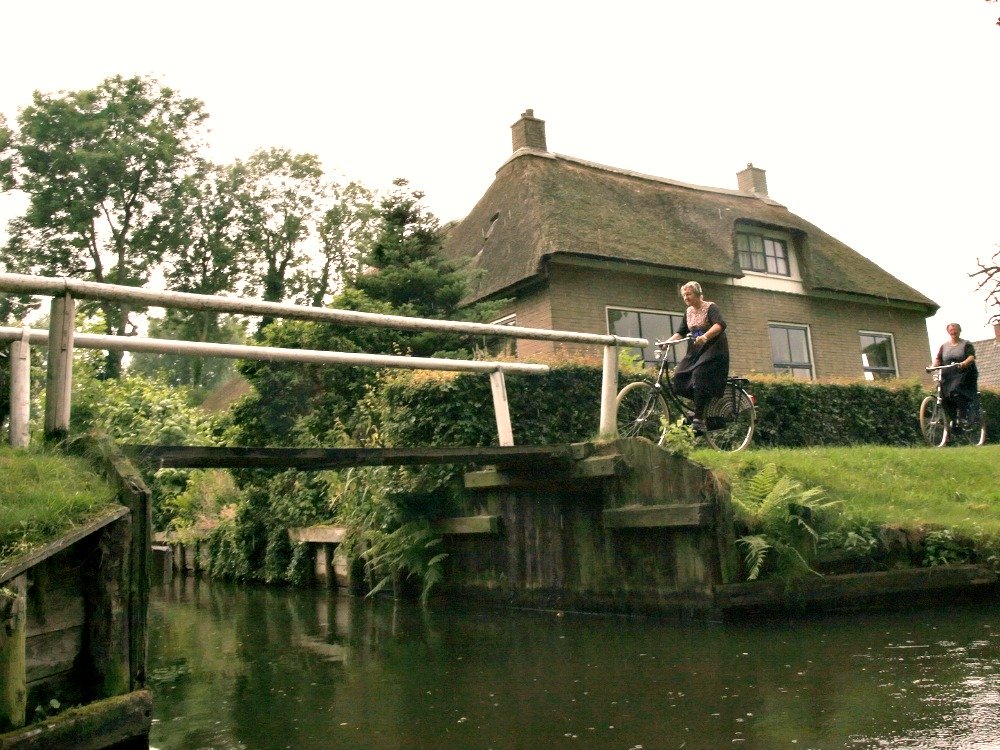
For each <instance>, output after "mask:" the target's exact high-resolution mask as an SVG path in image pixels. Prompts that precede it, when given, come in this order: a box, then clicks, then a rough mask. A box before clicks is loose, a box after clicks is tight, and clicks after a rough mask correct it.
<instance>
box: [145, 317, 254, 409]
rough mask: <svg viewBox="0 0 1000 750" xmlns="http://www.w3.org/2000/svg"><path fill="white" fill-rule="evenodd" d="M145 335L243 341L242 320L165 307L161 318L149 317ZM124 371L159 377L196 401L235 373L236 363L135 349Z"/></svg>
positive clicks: (215, 340) (237, 342) (181, 338)
mask: <svg viewBox="0 0 1000 750" xmlns="http://www.w3.org/2000/svg"><path fill="white" fill-rule="evenodd" d="M149 335H150V336H152V337H153V338H158V339H177V340H181V341H201V342H206V341H210V342H212V343H217V344H242V343H244V341H245V340H246V330H245V328H244V323H243V322H242V321H240V320H238V319H237V318H235V317H232V316H229V315H224V316H221V317H220V316H219V315H218V314H217V313H212V312H209V311H204V310H202V311H197V312H191V311H187V310H167V314H166V316H165V317H163V318H151V319H150V321H149ZM128 371H129V372H130V373H132V372H134V373H136V374H139V375H145V376H146V377H151V378H153V377H159V378H162V379H164V380H166V381H167V382H168V383H170V384H171V385H180V386H185V387H188V388H190V389H191V392H192V394H193V395H194V397H195V398H196V399H197V400H199V401H200V400H201V399H203V398H204V396H205V395H206V394H207V393H208V391H210V390H211V389H212V388H214V387H215V386H218V385H220V384H221V383H222V382H223V381H225V380H226V379H227V378H229V377H231V376H232V375H233V374H234V373H235V371H236V364H235V361H234V360H232V359H227V358H224V357H194V356H191V355H189V354H153V353H148V352H137V353H135V354H133V355H132V361H131V363H130V364H129V370H128Z"/></svg>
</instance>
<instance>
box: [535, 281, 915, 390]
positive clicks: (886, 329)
mask: <svg viewBox="0 0 1000 750" xmlns="http://www.w3.org/2000/svg"><path fill="white" fill-rule="evenodd" d="M689 279H690V277H683V278H682V277H673V278H671V277H668V276H655V275H649V274H639V273H635V274H632V273H622V272H617V271H608V270H603V269H602V270H597V269H591V268H583V267H576V266H568V265H557V264H554V265H553V266H551V268H550V275H549V286H548V289H547V291H545V290H543V291H536V292H533V294H532V296H531V298H530V299H526V300H523V301H522V300H518V302H517V304H516V306H515V307H516V312H517V315H518V324H519V325H537V324H538V323H539V322H540V319H538V318H536V319H535V321H533V322H531V323H529V322H528V320H529V317H528V313H529V311H531V310H536V309H539V308H545V307H546V300H545V299H543V298H545V297H547V298H548V304H547V307H548V314H549V319H550V323H549V325H550V326H551V327H552V328H557V329H562V330H570V331H585V332H591V333H607V313H606V309H607V307H608V306H612V307H625V308H640V309H647V310H663V311H668V312H677V313H680V312H683V310H684V303H683V301H682V300H681V298H680V294H679V287H680V285H681V284H682V283H684V282H685V281H688V280H689ZM702 285H703V287H704V289H705V296H706V298H707V299H710V300H712V301H714V302H716V303H717V304H718V305H719V307H720V308H721V309H722V313H723V315H724V316H725V317H726V321H727V323H728V324H729V330H728V333H729V347H730V353H731V366H730V370H731V371H732V372H733V373H740V374H748V373H754V372H757V373H771V372H773V366H772V361H771V344H770V338H769V335H768V323H769V322H776V323H792V324H799V325H807V326H809V334H810V340H811V343H812V352H813V367H814V373H815V376H816V377H817V378H822V379H829V378H852V379H853V378H860V377H862V369H861V354H860V342H859V338H858V333H859V331H874V332H878V333H891V334H892V335H893V337H894V342H895V347H896V357H897V367H898V369H899V375H900V377H903V378H908V377H919V378H921V379H924V380H926V381H927V382H930V381H929V378H928V377H927V375H926V373H925V372H924V368H925V367H926V366H927V365H928V364H930V361H929V360H930V357H929V355H928V352H929V350H930V349H929V344H928V339H927V329H926V325H925V316H924V315H923V314H922V313H921V312H918V311H910V310H903V309H898V308H894V307H889V306H881V305H869V304H863V303H856V302H844V301H841V300H830V299H822V298H814V297H807V296H803V295H798V294H789V293H785V292H778V291H769V290H763V289H752V288H747V287H737V286H732V285H730V284H713V283H711V282H710V281H703V282H702ZM522 304H523V308H522ZM522 309H524V313H522ZM522 315H523V317H522ZM528 343H530V344H532V345H533V346H532V350H533V351H552V349H553V347H552V345H551V344H548V343H546V342H521V343H520V345H519V348H518V351H519V353H520V354H522V356H523V355H524V354H525V353H526V351H527V348H526V346H525V344H528ZM562 346H563V347H565V348H566V349H571V348H572V349H573V350H574V351H575V352H577V353H586V354H587V355H588V356H594V357H599V356H600V351H599V347H586V346H579V345H577V346H574V345H568V344H567V345H562Z"/></svg>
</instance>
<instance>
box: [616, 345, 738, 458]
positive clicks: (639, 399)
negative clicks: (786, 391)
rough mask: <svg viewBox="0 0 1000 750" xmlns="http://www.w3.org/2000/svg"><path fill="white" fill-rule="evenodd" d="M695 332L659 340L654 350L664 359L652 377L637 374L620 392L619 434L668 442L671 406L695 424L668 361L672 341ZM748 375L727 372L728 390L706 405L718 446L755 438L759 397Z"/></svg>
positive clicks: (709, 438)
mask: <svg viewBox="0 0 1000 750" xmlns="http://www.w3.org/2000/svg"><path fill="white" fill-rule="evenodd" d="M692 340H693V339H692V337H690V336H688V337H687V338H683V339H678V340H676V341H656V342H654V345H655V347H656V349H655V356H656V358H657V359H658V360H659V361H660V362H659V366H658V367H657V371H656V377H655V378H654V379H653V380H637V381H636V382H634V383H629V384H628V385H626V386H625V387H624V388H622V389H621V391H619V392H618V397H617V399H616V404H617V406H618V435H619V436H620V437H645V438H648V439H649V440H651V441H652V442H654V443H656V444H657V445H663V442H664V440H665V439H666V436H667V426H668V425H669V424H670V422H671V419H670V413H671V410H673V411H674V413H675V414H678V415H680V418H681V419H683V421H684V423H685V424H689V425H690V424H692V421H693V418H694V411H693V409H692V407H691V403H690V402H689V401H688V400H687V399H684V398H683V397H681V396H679V395H678V394H677V392H676V391H674V386H673V382H672V381H671V379H670V370H669V368H668V367H667V363H668V360H669V357H668V356H667V352H668V350H669V349H670V348H671V347H674V346H677V345H679V344H682V343H685V342H688V341H692ZM749 386H750V381H749V380H748V379H747V378H740V377H729V378H726V390H725V393H723V395H721V396H718V397H716V398H714V399H712V400H711V401H710V402H709V404H708V406H707V407H706V409H705V431H704V432H703V433H701V435H702V436H703V437H704V438H705V441H706V442H707V443H708V444H709V445H710V446H712V447H713V448H715V449H716V450H718V451H723V452H731V453H735V452H736V451H739V450H743V449H744V448H746V447H747V446H748V445H750V441H751V440H752V439H753V432H754V426H755V425H756V423H757V414H756V399H755V398H754V396H753V394H752V393H750V390H749Z"/></svg>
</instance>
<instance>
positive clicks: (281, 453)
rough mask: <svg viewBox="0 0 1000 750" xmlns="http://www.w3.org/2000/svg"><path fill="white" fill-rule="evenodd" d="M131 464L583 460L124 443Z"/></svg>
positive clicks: (556, 453) (314, 465)
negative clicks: (135, 461)
mask: <svg viewBox="0 0 1000 750" xmlns="http://www.w3.org/2000/svg"><path fill="white" fill-rule="evenodd" d="M122 449H123V450H124V451H125V452H126V453H128V454H129V455H130V456H131V457H132V458H134V459H135V460H137V461H140V462H143V463H147V464H151V465H154V466H158V467H159V468H163V469H167V468H170V469H180V468H184V469H209V468H212V469H300V470H303V471H321V470H324V469H342V468H347V467H350V466H419V465H425V464H489V465H495V466H503V467H518V466H534V467H538V468H542V467H543V466H545V465H553V464H568V463H569V462H571V461H573V460H574V459H577V458H582V457H583V449H582V448H581V447H580V445H569V444H559V445H519V446H496V445H493V446H482V447H478V448H462V447H460V448H453V447H438V448H229V447H198V446H172V445H130V446H122Z"/></svg>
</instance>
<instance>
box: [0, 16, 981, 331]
mask: <svg viewBox="0 0 1000 750" xmlns="http://www.w3.org/2000/svg"><path fill="white" fill-rule="evenodd" d="M592 5H594V4H589V3H581V2H579V0H575V1H574V2H562V1H554V0H548V1H546V0H531V1H530V2H525V1H523V0H513V1H508V2H503V3H479V2H474V1H470V0H462V1H460V2H434V1H433V0H424V2H397V1H396V0H390V1H388V2H379V1H378V0H364V1H362V0H357V1H356V2H351V3H342V2H335V1H333V0H329V1H327V2H319V1H318V0H317V1H315V2H302V1H300V0H284V2H281V3H273V2H269V3H258V2H238V3H237V2H221V1H220V0H197V2H192V1H190V0H175V1H174V2H171V3H143V2H135V0H128V2H112V1H108V0H92V2H88V3H81V2H79V0H71V1H70V0H65V1H59V2H47V1H46V0H34V1H33V2H27V0H17V1H16V2H8V3H4V5H3V8H2V10H0V20H2V23H3V26H4V29H5V31H4V34H3V37H4V39H3V45H2V47H0V69H2V71H3V72H2V74H0V112H2V113H3V114H5V115H6V116H7V118H8V121H13V120H14V119H15V118H16V116H17V112H18V109H19V108H20V107H23V106H24V105H26V104H28V103H30V100H31V95H32V92H33V91H34V90H41V91H43V92H47V93H54V92H58V91H60V90H75V89H81V88H88V87H92V86H94V85H96V84H97V83H99V82H100V81H101V80H103V79H104V78H105V77H107V76H110V75H115V74H122V75H125V76H129V75H134V74H141V75H151V76H154V77H156V78H158V79H159V80H160V81H161V82H162V83H165V84H167V85H170V86H172V87H174V88H176V89H178V90H179V91H180V93H181V94H183V95H185V96H193V97H197V98H199V99H201V100H203V101H204V102H205V105H206V108H207V111H208V112H209V113H210V115H211V117H210V126H211V133H210V136H209V139H210V143H211V147H212V156H213V158H215V159H216V160H217V161H221V162H225V161H230V160H232V159H234V158H238V157H245V156H247V155H249V154H250V153H251V152H252V151H253V150H254V149H256V148H259V147H272V146H281V147H287V148H290V149H292V150H294V151H296V152H312V153H315V154H317V155H319V157H320V158H321V159H322V160H323V163H324V166H325V167H326V169H327V170H328V171H329V172H331V173H339V174H342V175H344V176H345V177H346V178H349V179H356V180H360V181H361V182H363V183H365V184H367V185H369V186H370V187H376V188H382V187H386V186H388V184H389V183H390V181H391V180H392V179H393V178H394V177H405V178H407V179H408V180H409V181H410V183H411V185H412V186H414V187H416V188H418V189H421V190H423V191H424V192H425V193H426V195H427V203H428V205H429V207H430V208H431V210H432V211H433V212H434V213H435V214H436V215H437V216H438V217H439V218H440V219H441V220H442V221H447V220H450V219H457V218H461V217H463V216H464V215H465V214H466V213H467V212H468V211H469V210H470V209H471V208H472V206H473V205H474V204H475V202H476V200H477V199H478V198H479V197H480V196H481V195H482V194H483V192H484V191H485V190H486V188H487V187H488V186H489V184H490V183H491V181H492V180H493V177H494V174H495V172H496V170H497V168H499V166H500V165H501V164H502V163H503V161H504V160H505V159H506V158H507V156H509V154H510V151H511V142H510V125H511V123H513V122H514V121H515V120H516V119H517V118H518V116H519V115H520V113H521V112H522V111H524V110H525V109H527V108H532V109H534V111H535V115H536V116H537V117H540V118H541V119H543V120H545V121H546V131H547V137H548V147H549V150H550V151H555V152H557V153H561V154H566V155H569V156H575V157H578V158H582V159H587V160H590V161H595V162H599V163H602V164H606V165H609V166H614V167H620V168H624V169H630V170H634V171H637V172H643V173H646V174H651V175H656V176H660V177H667V178H671V179H675V180H681V181H684V182H689V183H694V184H698V185H706V186H713V187H726V188H735V187H736V172H738V171H739V170H740V169H741V168H743V167H744V166H745V165H746V164H747V163H748V162H753V164H754V165H755V166H758V167H761V168H763V169H766V170H767V181H768V189H769V193H770V195H771V196H772V197H773V198H775V199H776V200H778V201H780V202H782V203H784V204H785V205H786V206H787V207H788V208H789V209H790V210H791V211H792V212H794V213H796V214H798V215H800V216H802V217H803V218H805V219H806V220H808V221H811V222H813V223H814V224H817V225H818V226H820V227H821V228H822V229H824V230H825V231H827V232H828V233H830V234H832V235H834V236H835V237H837V238H838V239H840V240H842V241H843V242H845V243H847V244H848V245H850V246H851V247H853V248H854V249H855V250H857V251H858V252H860V253H862V254H863V255H866V256H867V257H869V258H871V259H872V260H874V261H875V262H876V263H878V264H879V265H881V266H882V267H883V268H885V269H886V270H888V271H889V272H891V273H892V274H894V275H895V276H897V277H899V278H900V279H902V280H903V281H905V282H906V283H908V284H910V285H911V286H913V287H915V288H916V289H918V290H919V291H921V292H923V293H924V294H926V295H927V296H929V297H931V299H933V300H935V301H936V302H937V303H938V304H939V305H941V311H940V312H939V313H938V315H937V316H935V317H934V318H932V319H930V321H929V323H928V327H929V330H930V339H931V345H932V347H934V348H936V345H937V343H940V341H941V340H943V339H944V338H945V336H946V334H945V332H944V326H945V323H946V322H948V321H951V320H956V321H958V322H960V323H961V324H962V325H963V328H964V333H965V334H966V336H967V337H968V338H970V339H973V340H976V339H984V338H988V337H992V335H993V329H992V327H991V326H990V325H989V324H988V321H989V318H990V314H991V311H990V310H988V309H987V306H986V299H985V293H984V292H977V291H976V283H975V281H974V280H973V279H971V278H970V277H969V274H971V273H972V272H974V271H975V270H976V268H977V265H976V262H977V259H983V260H986V259H989V258H990V257H992V256H993V254H994V253H995V252H996V251H997V250H998V245H1000V148H998V143H997V141H998V138H997V133H998V130H1000V117H998V114H1000V99H998V97H997V93H996V92H997V82H998V72H1000V27H998V26H996V25H995V23H996V19H997V17H998V16H1000V4H994V3H987V2H984V1H983V0H906V1H905V2H904V1H902V0H899V1H897V0H877V1H873V0H841V2H837V3H822V4H821V3H812V2H803V1H802V0H790V1H788V2H779V1H777V0H775V1H774V2H757V1H755V0H738V1H733V2H720V1H716V2H696V1H695V0H687V1H684V2H679V1H675V0H657V1H656V2H627V1H622V2H616V3H601V4H599V5H600V9H598V8H595V7H592ZM11 205H12V202H11V200H10V198H2V199H0V215H2V214H4V212H6V215H5V216H3V218H4V223H6V218H7V217H8V216H9V214H10V211H11ZM728 312H729V314H730V315H738V311H728ZM992 312H1000V310H998V309H997V308H994V309H993V310H992Z"/></svg>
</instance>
